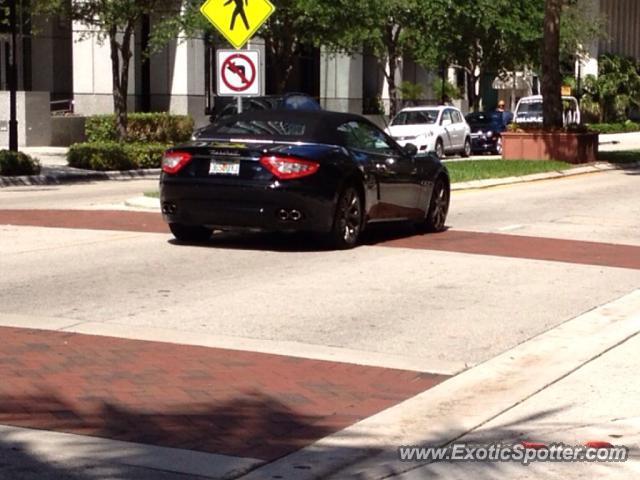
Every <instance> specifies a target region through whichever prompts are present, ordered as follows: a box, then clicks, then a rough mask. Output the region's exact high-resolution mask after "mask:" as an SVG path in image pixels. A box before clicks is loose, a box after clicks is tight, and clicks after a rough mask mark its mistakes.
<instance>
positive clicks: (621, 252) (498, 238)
mask: <svg viewBox="0 0 640 480" xmlns="http://www.w3.org/2000/svg"><path fill="white" fill-rule="evenodd" d="M2 224H12V225H30V226H42V227H59V228H87V229H99V230H124V231H134V232H157V233H165V232H168V228H167V226H166V225H165V224H164V222H163V221H162V218H161V216H160V214H158V213H147V212H126V211H83V210H0V225H2ZM394 231H395V230H391V232H394ZM388 234H389V231H383V232H382V235H378V236H377V237H376V236H375V235H374V237H373V238H372V241H371V242H370V243H371V244H375V245H379V246H387V247H401V248H415V249H423V250H440V251H446V252H459V253H471V254H478V255H494V256H501V257H513V258H528V259H533V260H546V261H555V262H566V263H577V264H583V265H600V266H607V267H620V268H631V269H636V270H640V247H639V246H634V245H617V244H611V243H599V242H584V241H576V240H562V239H556V238H543V237H528V236H522V235H505V234H497V233H482V232H465V231H459V230H448V231H446V232H443V233H439V234H431V235H414V236H412V235H407V236H404V237H401V238H394V239H391V240H389V239H388ZM385 235H387V238H384V236H385ZM233 242H236V244H237V245H238V246H243V245H245V246H253V247H255V248H259V247H260V244H259V243H256V242H252V241H250V240H246V241H245V240H243V239H242V237H238V238H236V239H234V240H232V241H231V243H229V241H228V240H227V241H226V243H225V245H227V246H234V244H233ZM243 242H244V243H243Z"/></svg>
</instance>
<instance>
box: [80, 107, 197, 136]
mask: <svg viewBox="0 0 640 480" xmlns="http://www.w3.org/2000/svg"><path fill="white" fill-rule="evenodd" d="M193 127H194V124H193V119H192V118H191V117H189V116H187V115H170V114H168V113H130V114H129V115H128V116H127V138H125V139H124V141H125V142H126V143H135V142H152V143H180V142H186V141H187V140H189V139H190V138H191V134H192V132H193ZM85 136H86V138H87V142H89V143H94V142H114V141H117V140H118V134H117V129H116V123H115V116H114V115H94V116H91V117H88V118H87V121H86V123H85Z"/></svg>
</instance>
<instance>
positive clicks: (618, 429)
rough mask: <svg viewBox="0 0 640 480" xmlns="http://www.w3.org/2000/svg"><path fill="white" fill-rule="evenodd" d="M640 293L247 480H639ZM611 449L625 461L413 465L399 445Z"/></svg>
mask: <svg viewBox="0 0 640 480" xmlns="http://www.w3.org/2000/svg"><path fill="white" fill-rule="evenodd" d="M639 333H640V290H636V291H635V292H633V293H631V294H629V295H627V296H626V297H623V298H621V299H619V300H617V301H615V302H612V303H610V304H608V305H604V306H602V307H600V308H598V309H596V310H594V311H592V312H588V313H586V314H584V315H582V316H580V317H577V318H575V319H573V320H570V321H568V322H566V323H565V324H563V325H561V326H559V327H557V328H555V329H552V330H550V331H548V332H546V333H544V334H542V335H540V336H538V337H535V338H533V339H532V340H529V341H527V342H525V343H523V344H521V345H520V346H518V347H515V348H514V349H512V350H510V351H507V352H505V353H504V354H502V355H499V356H498V357H496V358H494V359H492V360H489V361H487V362H485V363H484V364H480V365H478V366H476V367H474V368H472V369H470V370H468V371H466V372H463V373H461V374H459V375H457V376H455V377H454V378H452V379H450V380H448V381H446V382H444V383H443V384H441V385H439V386H437V387H435V388H433V389H431V390H429V391H427V392H425V393H424V394H421V395H418V396H416V397H414V398H412V399H410V400H407V401H405V402H403V403H402V404H400V405H398V406H396V407H392V408H390V409H388V410H386V411H384V412H382V413H380V414H378V415H375V416H373V417H370V418H368V419H366V420H364V421H362V422H359V423H358V424H356V425H353V426H352V427H349V428H347V429H345V430H343V431H341V432H339V433H338V434H335V435H332V436H329V437H327V438H324V439H322V440H321V441H319V442H317V443H316V444H314V445H312V446H310V447H307V448H305V449H303V450H300V451H298V452H296V453H294V454H292V455H290V456H288V457H284V458H283V459H281V460H279V461H276V462H273V463H271V464H269V465H267V466H264V467H261V468H258V469H257V470H255V471H254V472H252V473H251V474H249V475H247V476H245V477H242V478H244V479H246V480H257V479H265V478H280V479H291V480H293V479H295V480H307V479H309V480H310V479H316V478H323V479H327V478H330V479H335V480H338V479H340V480H342V479H348V478H353V479H358V480H369V479H383V478H397V479H399V480H400V479H401V480H422V479H425V478H446V479H468V478H474V479H492V478H523V479H524V478H526V479H529V478H556V476H557V475H561V478H563V479H569V480H573V479H575V480H579V479H582V478H602V477H606V478H620V479H628V478H637V476H638V473H640V463H639V462H638V453H639V451H640V434H639V433H638V432H639V431H640V430H639V427H640V404H639V403H638V402H637V399H638V398H639V396H640V384H639V383H638V382H635V381H634V380H635V378H636V377H637V372H638V367H639V366H640V365H639V363H640V362H639V361H638V356H637V351H638V348H640V336H639V335H638V334H639ZM594 440H597V441H604V442H610V443H612V444H615V445H619V446H626V447H628V448H629V450H630V459H629V460H628V461H627V462H624V463H608V464H605V463H600V464H597V463H579V464H576V463H539V464H535V465H531V466H528V467H527V466H523V465H521V464H519V463H496V462H493V463H492V462H467V463H451V462H439V463H428V464H425V463H423V464H422V465H421V464H420V463H417V462H416V463H411V462H402V461H400V460H399V458H398V447H400V446H425V447H432V446H446V445H449V444H450V443H452V442H463V443H471V444H475V443H478V444H484V445H487V446H488V445H489V444H493V443H502V444H509V443H518V442H522V441H533V442H542V443H544V444H546V445H550V444H552V443H564V444H566V445H583V444H585V442H588V441H594Z"/></svg>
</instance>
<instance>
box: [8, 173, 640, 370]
mask: <svg viewBox="0 0 640 480" xmlns="http://www.w3.org/2000/svg"><path fill="white" fill-rule="evenodd" d="M637 181H638V177H637V174H636V173H634V172H621V171H617V172H607V173H600V174H597V175H589V176H583V177H577V178H571V179H565V180H555V181H551V182H538V183H534V184H526V185H518V186H513V187H507V188H496V189H489V190H482V191H473V192H460V193H455V194H454V196H453V200H452V202H453V204H452V212H451V216H450V221H449V222H448V224H449V225H450V227H451V229H452V231H474V232H494V233H499V234H505V235H527V236H532V237H545V238H564V239H572V240H577V241H592V242H593V241H595V242H609V243H621V244H628V245H640V230H639V229H638V223H637V219H638V218H639V217H640V216H639V213H640V212H639V209H640V189H638V188H637ZM154 187H155V182H154V181H148V180H145V181H129V182H102V183H95V184H88V185H66V186H59V187H57V186H56V187H38V188H10V189H2V190H0V209H10V208H11V209H15V208H22V209H44V208H47V209H51V208H63V209H78V208H79V209H119V208H123V207H122V202H123V201H124V200H125V199H126V198H128V197H130V196H132V195H137V194H139V193H140V192H142V191H146V190H151V189H153V188H154ZM125 214H126V213H124V212H120V213H119V215H125ZM69 215H71V216H73V212H70V214H69ZM402 232H403V233H404V234H405V235H413V234H414V232H412V231H411V229H404V230H402ZM393 236H395V231H394V230H392V229H391V230H390V229H377V230H376V231H374V232H373V233H371V234H370V236H369V238H368V242H369V243H370V244H371V245H366V246H362V247H359V248H356V249H355V250H352V251H348V252H332V251H325V250H323V249H321V248H319V247H318V245H317V244H315V243H314V242H313V241H312V240H311V239H308V238H306V237H292V238H286V237H285V238H281V237H273V236H268V235H266V236H265V235H257V236H250V237H246V236H220V237H218V238H217V239H216V238H214V240H212V241H211V242H210V243H209V244H207V245H205V246H185V245H177V244H175V243H174V242H172V240H171V236H170V235H168V234H159V233H145V232H114V231H97V230H82V229H53V228H39V227H16V226H9V225H0V272H2V274H1V275H0V317H2V316H3V315H4V316H7V315H14V316H15V315H18V316H19V317H16V318H24V319H25V322H26V323H29V322H30V324H33V323H34V322H40V324H41V325H43V326H44V328H47V325H51V328H55V327H54V325H55V324H56V323H65V322H66V324H80V325H82V324H87V325H95V324H106V325H107V326H109V327H110V328H113V329H114V331H115V330H117V329H121V330H123V331H124V330H126V329H127V328H131V329H133V328H138V327H140V328H142V329H169V330H170V331H175V332H191V333H196V334H198V335H203V336H204V335H211V336H216V338H217V339H218V340H219V342H222V343H224V342H228V345H229V346H233V345H235V344H237V342H238V341H239V340H240V339H242V340H250V341H253V342H254V345H259V346H260V348H263V349H264V350H270V351H274V352H280V353H283V354H287V353H295V352H299V351H307V352H308V354H309V355H310V356H313V352H314V351H316V350H319V349H322V348H332V349H333V351H335V352H338V358H343V359H345V360H347V361H348V360H349V359H353V358H359V359H360V361H362V362H363V363H367V360H366V358H367V356H368V355H371V356H378V358H388V359H399V360H405V361H407V362H416V364H419V365H420V368H421V369H423V370H426V371H434V372H443V373H454V372H457V371H459V370H460V369H463V368H465V367H466V366H471V365H475V364H478V363H479V362H483V361H485V360H488V359H490V358H492V357H494V356H495V355H497V354H498V353H501V352H503V351H505V350H507V349H509V348H511V347H513V346H514V345H517V344H519V343H521V342H523V341H525V340H527V339H529V338H531V337H533V336H535V335H537V334H539V333H541V332H543V331H546V330H548V329H550V328H552V327H554V326H556V325H558V324H560V323H562V322H563V321H565V320H568V319H570V318H573V317H575V316H577V315H579V314H581V313H583V312H585V311H588V310H590V309H592V308H594V307H596V306H598V305H601V304H603V303H606V302H608V301H610V300H612V299H614V298H617V297H620V296H622V295H624V294H626V293H628V292H630V291H632V290H633V289H635V288H637V287H638V278H639V277H638V271H637V270H636V269H632V268H626V269H625V268H611V267H607V266H596V265H580V264H576V263H572V262H571V261H566V262H549V261H542V260H532V259H528V258H518V255H517V252H516V255H515V256H513V255H512V256H510V257H511V258H507V257H505V256H489V255H476V254H469V253H458V252H457V251H456V247H455V245H452V247H451V250H450V251H433V250H428V249H422V248H402V246H400V248H390V247H389V246H387V245H386V244H385V243H384V240H386V239H388V238H389V237H393ZM576 245H577V246H578V247H579V246H580V244H579V243H576ZM340 352H342V353H343V355H344V356H343V357H340ZM390 362H391V360H390ZM391 363H393V362H391Z"/></svg>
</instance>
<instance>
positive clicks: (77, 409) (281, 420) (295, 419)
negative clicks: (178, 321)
mask: <svg viewBox="0 0 640 480" xmlns="http://www.w3.org/2000/svg"><path fill="white" fill-rule="evenodd" d="M0 339H2V340H1V342H0V378H1V379H2V381H1V382H0V424H4V425H13V426H20V427H28V428H37V429H45V430H53V431H59V432H68V433H77V434H83V435H89V436H96V437H102V438H110V439H115V440H125V441H132V442H139V443H147V444H152V445H160V446H169V447H175V448H183V449H190V450H198V451H203V452H209V453H217V454H224V455H232V456H239V457H251V458H258V459H263V460H273V459H275V458H278V457H280V456H283V455H285V454H288V453H290V452H293V451H295V450H298V449H300V448H303V447H305V446H307V445H309V444H311V443H313V442H314V441H316V440H318V439H320V438H322V437H324V436H326V435H329V434H331V433H334V432H336V431H339V430H341V429H343V428H345V427H347V426H349V425H351V424H353V423H355V422H357V421H359V420H361V419H364V418H366V417H368V416H370V415H373V414H375V413H377V412H379V411H381V410H383V409H385V408H388V407H390V406H393V405H395V404H397V403H399V402H401V401H403V400H405V399H407V398H409V397H411V396H414V395H416V394H418V393H420V392H422V391H424V390H426V389H428V388H430V387H432V386H434V385H436V384H437V383H439V382H441V381H443V380H444V379H445V378H446V377H445V376H441V375H433V374H428V373H417V372H407V371H402V370H391V369H384V368H377V367H366V366H358V365H350V364H344V363H335V362H326V361H316V360H308V359H301V358H293V357H286V356H278V355H268V354H261V353H252V352H243V351H233V350H224V349H214V348H205V347H194V346H185V345H176V344H166V343H158V342H148V341H139V340H125V339H117V338H111V337H99V336H91V335H80V334H71V333H62V332H52V331H41V330H30V329H16V328H8V327H2V328H0Z"/></svg>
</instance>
